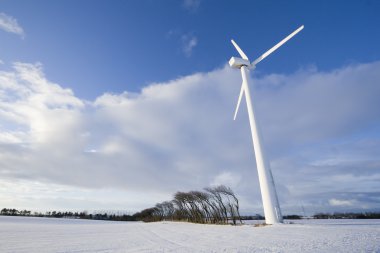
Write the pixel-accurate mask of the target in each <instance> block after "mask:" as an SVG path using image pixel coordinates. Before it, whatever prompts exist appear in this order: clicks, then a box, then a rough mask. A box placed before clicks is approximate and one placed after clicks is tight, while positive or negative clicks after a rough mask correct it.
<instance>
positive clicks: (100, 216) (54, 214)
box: [0, 208, 136, 221]
mask: <svg viewBox="0 0 380 253" xmlns="http://www.w3.org/2000/svg"><path fill="white" fill-rule="evenodd" d="M0 215H8V216H31V217H48V218H71V219H90V220H114V221H136V218H135V217H134V216H133V215H127V214H108V213H107V212H104V213H95V214H91V213H90V214H89V213H87V212H86V211H83V212H67V211H66V212H61V211H49V212H45V213H41V212H31V211H28V210H20V211H19V210H17V209H14V208H13V209H11V208H9V209H8V208H3V209H2V210H1V211H0Z"/></svg>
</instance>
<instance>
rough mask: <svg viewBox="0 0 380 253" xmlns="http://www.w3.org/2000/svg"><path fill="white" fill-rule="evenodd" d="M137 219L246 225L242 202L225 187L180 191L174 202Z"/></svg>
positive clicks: (159, 206)
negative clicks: (241, 214)
mask: <svg viewBox="0 0 380 253" xmlns="http://www.w3.org/2000/svg"><path fill="white" fill-rule="evenodd" d="M134 216H135V217H136V219H137V220H141V221H145V222H151V221H162V220H171V221H188V222H194V223H212V224H227V223H230V222H232V223H233V224H236V223H237V222H240V223H242V218H241V216H240V212H239V200H238V198H237V197H236V195H235V194H234V193H233V191H232V190H231V189H230V188H229V187H226V186H224V185H220V186H216V187H209V188H205V189H204V191H190V192H177V193H175V194H174V199H173V200H171V201H165V202H162V203H158V204H156V205H155V206H154V207H151V208H147V209H144V210H142V211H141V212H139V213H136V214H134Z"/></svg>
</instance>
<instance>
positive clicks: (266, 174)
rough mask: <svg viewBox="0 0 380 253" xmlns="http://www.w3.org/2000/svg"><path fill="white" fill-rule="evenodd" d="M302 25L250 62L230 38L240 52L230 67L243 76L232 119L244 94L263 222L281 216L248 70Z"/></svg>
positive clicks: (273, 220)
mask: <svg viewBox="0 0 380 253" xmlns="http://www.w3.org/2000/svg"><path fill="white" fill-rule="evenodd" d="M303 27H304V26H303V25H302V26H300V27H299V28H298V29H297V30H295V31H294V32H292V33H291V34H289V35H288V36H287V37H286V38H285V39H283V40H281V41H280V42H279V43H277V44H276V45H275V46H274V47H272V48H271V49H269V50H268V51H267V52H265V53H264V54H263V55H261V56H260V57H259V58H257V59H256V60H254V61H253V62H250V61H249V59H248V57H247V55H246V54H245V53H244V52H243V50H241V49H240V47H239V46H238V45H237V44H236V43H235V41H233V40H231V42H232V44H233V45H234V47H235V48H236V50H237V51H238V53H239V54H240V56H241V57H242V58H237V57H231V59H230V61H229V64H230V66H231V67H232V68H237V69H240V71H241V75H242V78H243V83H242V85H241V89H240V95H239V100H238V102H237V106H236V110H235V115H234V120H235V119H236V115H237V112H238V110H239V106H240V102H241V98H242V97H243V94H244V95H245V101H246V102H247V109H248V116H249V124H250V126H251V134H252V140H253V148H254V152H255V157H256V165H257V172H258V175H259V182H260V190H261V198H262V201H263V207H264V215H265V223H266V224H277V223H282V222H283V218H282V214H281V209H280V205H279V203H278V198H277V193H276V188H275V185H274V181H273V176H272V172H271V170H270V167H269V162H268V160H267V159H266V157H265V154H264V149H263V144H262V138H261V133H260V130H259V126H258V123H257V119H256V117H255V110H254V107H253V103H252V101H251V95H250V91H249V70H250V69H252V70H253V69H255V67H256V64H257V63H259V62H260V61H262V60H263V59H265V58H266V57H267V56H268V55H270V54H271V53H273V52H274V51H275V50H276V49H278V48H279V47H280V46H282V45H283V44H284V43H285V42H287V41H288V40H290V39H291V38H292V37H293V36H294V35H296V34H297V33H298V32H300V31H301V30H302V29H303Z"/></svg>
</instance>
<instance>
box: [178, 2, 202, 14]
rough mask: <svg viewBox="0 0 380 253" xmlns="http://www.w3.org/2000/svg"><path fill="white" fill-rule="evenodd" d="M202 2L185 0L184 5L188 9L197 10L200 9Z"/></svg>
mask: <svg viewBox="0 0 380 253" xmlns="http://www.w3.org/2000/svg"><path fill="white" fill-rule="evenodd" d="M200 4H201V0H184V1H183V4H182V5H183V7H184V8H185V9H186V10H188V11H191V12H195V11H196V10H198V8H199V6H200Z"/></svg>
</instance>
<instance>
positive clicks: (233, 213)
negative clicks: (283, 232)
mask: <svg viewBox="0 0 380 253" xmlns="http://www.w3.org/2000/svg"><path fill="white" fill-rule="evenodd" d="M207 189H209V190H211V189H212V190H213V191H215V190H216V189H217V191H216V192H218V191H220V190H222V189H227V190H230V189H229V188H227V187H225V186H219V187H215V188H207ZM231 192H232V191H231ZM201 193H203V194H205V193H208V192H201ZM198 194H199V192H196V191H191V192H187V193H183V192H177V193H176V194H175V195H174V200H172V201H170V202H169V201H166V202H163V203H159V204H157V205H156V206H155V207H152V208H147V209H144V210H142V211H141V212H138V213H135V214H133V215H128V214H115V213H111V214H110V213H107V212H101V213H93V214H92V213H88V212H86V211H83V212H67V211H65V212H60V211H49V212H45V213H41V212H32V211H29V210H17V209H14V208H13V209H12V208H3V209H2V210H1V211H0V215H6V216H29V217H48V218H70V219H90V220H111V221H145V222H151V221H162V220H172V221H190V222H196V223H214V224H215V223H218V224H227V223H230V222H232V223H234V224H236V222H237V221H238V222H240V223H241V222H242V221H243V220H265V217H264V216H262V215H260V214H256V215H253V216H240V214H239V203H238V202H237V199H236V200H235V199H233V197H231V196H230V198H231V199H229V198H228V197H226V196H222V193H221V192H219V193H217V194H216V195H209V197H210V199H208V201H209V203H210V205H209V206H207V205H205V203H207V202H206V200H205V199H203V200H196V199H193V198H194V196H197V195H198ZM232 194H233V193H232ZM198 196H199V195H198ZM216 196H217V197H216ZM220 197H222V198H220ZM214 198H216V199H214ZM227 199H229V200H228V201H230V202H228V201H227ZM178 201H180V202H178ZM198 201H200V202H198ZM202 201H203V202H202ZM202 203H203V206H202ZM178 204H179V206H177V205H178ZM203 208H205V209H203ZM303 218H304V217H303V216H301V215H297V214H292V215H285V216H284V219H287V220H299V219H303ZM309 218H311V219H380V212H365V213H332V214H331V213H317V214H315V215H313V216H311V217H309Z"/></svg>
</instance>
